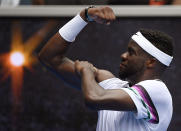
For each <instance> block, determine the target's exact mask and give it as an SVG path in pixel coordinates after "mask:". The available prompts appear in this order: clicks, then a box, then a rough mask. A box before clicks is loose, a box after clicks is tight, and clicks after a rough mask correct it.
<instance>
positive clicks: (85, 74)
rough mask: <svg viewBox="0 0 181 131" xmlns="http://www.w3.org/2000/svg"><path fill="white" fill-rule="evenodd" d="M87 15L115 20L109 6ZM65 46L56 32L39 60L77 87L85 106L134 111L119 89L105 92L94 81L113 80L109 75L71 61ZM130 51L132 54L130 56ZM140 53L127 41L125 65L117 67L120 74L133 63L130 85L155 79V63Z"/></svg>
mask: <svg viewBox="0 0 181 131" xmlns="http://www.w3.org/2000/svg"><path fill="white" fill-rule="evenodd" d="M88 14H89V15H90V16H91V17H92V18H93V19H94V21H96V22H97V23H100V24H106V25H108V24H110V22H111V21H113V20H115V15H114V12H113V11H112V9H111V8H109V7H97V8H90V9H89V12H88ZM80 16H81V17H82V18H83V19H84V20H85V16H84V10H82V11H81V12H80ZM69 46H70V43H68V42H66V41H65V40H64V39H63V38H62V37H61V36H60V35H59V33H56V34H55V35H54V36H53V37H52V38H51V39H50V40H49V41H48V42H47V44H46V45H45V46H44V48H43V49H42V50H41V52H40V54H39V58H40V60H41V61H42V62H43V63H45V64H46V65H47V66H49V67H50V68H52V69H53V70H55V71H56V72H57V73H58V74H59V75H60V76H61V77H62V79H63V80H64V81H65V82H66V83H68V84H69V85H71V86H73V87H76V88H80V86H81V88H82V92H83V96H84V99H85V103H86V104H88V105H91V106H94V107H95V109H97V110H102V109H103V110H117V111H136V107H135V104H134V102H133V101H132V99H131V98H130V96H129V95H128V94H127V93H126V92H125V91H123V90H121V89H110V90H105V89H104V88H102V87H101V86H99V84H98V82H101V81H103V80H106V79H109V78H114V77H115V76H114V75H113V74H112V73H111V72H109V71H106V70H102V69H97V68H95V67H94V66H93V65H92V64H91V63H89V62H87V61H78V60H76V61H75V62H74V61H72V60H70V59H69V58H67V57H65V56H64V54H65V53H66V51H67V50H68V48H69ZM130 48H131V49H132V50H133V52H135V53H133V54H132V55H131V52H130ZM140 52H141V48H139V47H138V46H137V45H136V44H134V42H130V43H129V45H128V51H127V52H126V53H124V54H123V55H122V56H121V57H122V59H124V60H123V61H122V64H125V67H123V66H120V72H124V70H126V68H127V67H126V66H128V65H131V64H137V67H136V69H135V70H136V71H135V70H133V71H132V72H133V73H131V74H129V75H128V76H127V78H128V80H129V81H131V82H132V83H133V84H135V83H137V82H139V81H142V80H145V79H153V78H155V77H154V76H152V75H151V74H153V70H152V69H153V67H154V66H155V63H156V60H151V59H148V60H146V57H143V55H141V54H140ZM142 53H144V52H142ZM138 63H140V64H138ZM124 68H125V69H124ZM138 68H139V69H141V71H140V70H139V69H138ZM125 73H127V71H126V72H125Z"/></svg>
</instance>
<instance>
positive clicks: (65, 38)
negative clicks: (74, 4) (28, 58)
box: [40, 10, 87, 63]
mask: <svg viewBox="0 0 181 131" xmlns="http://www.w3.org/2000/svg"><path fill="white" fill-rule="evenodd" d="M83 12H84V10H83V11H82V12H81V13H80V14H81V16H80V15H77V16H75V17H74V18H73V19H72V20H70V21H69V22H68V23H67V24H65V25H64V26H63V27H62V28H61V29H60V30H59V32H57V33H56V34H55V35H54V36H53V37H52V38H51V39H50V40H49V41H48V42H47V44H46V45H45V47H44V48H43V49H42V50H41V52H40V59H41V60H43V61H48V62H51V61H57V59H58V60H62V58H64V54H65V53H66V51H67V49H68V47H69V45H70V43H71V42H74V40H75V38H76V37H77V35H78V34H79V32H80V31H81V30H82V29H83V28H84V27H85V26H86V25H87V22H85V21H84V19H83V18H84V13H83ZM50 60H51V61H50ZM53 63H54V62H53ZM55 63H57V62H55ZM58 63H60V61H58Z"/></svg>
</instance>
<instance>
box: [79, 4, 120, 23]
mask: <svg viewBox="0 0 181 131" xmlns="http://www.w3.org/2000/svg"><path fill="white" fill-rule="evenodd" d="M88 15H89V16H90V17H91V18H92V19H93V20H94V21H95V22H97V23H101V24H107V25H108V24H110V22H111V21H113V20H115V19H116V17H115V14H114V12H113V10H112V9H111V8H110V7H107V6H106V7H95V8H89V10H88ZM80 16H81V17H82V18H83V19H84V20H86V19H85V10H82V11H81V13H80Z"/></svg>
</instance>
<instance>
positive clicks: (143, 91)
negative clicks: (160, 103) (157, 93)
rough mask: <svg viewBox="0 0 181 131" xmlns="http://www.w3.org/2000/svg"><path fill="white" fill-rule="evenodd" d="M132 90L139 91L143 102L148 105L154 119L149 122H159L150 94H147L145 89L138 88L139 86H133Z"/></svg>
mask: <svg viewBox="0 0 181 131" xmlns="http://www.w3.org/2000/svg"><path fill="white" fill-rule="evenodd" d="M131 88H134V89H135V90H137V91H138V93H139V94H140V96H141V97H142V99H143V101H144V102H145V103H146V104H147V105H148V107H149V110H150V112H151V114H152V117H153V118H152V119H150V120H149V122H151V123H156V122H158V119H157V117H156V116H157V115H156V109H155V107H154V106H153V103H152V101H151V99H150V97H149V96H148V94H147V93H145V90H144V88H142V87H140V86H137V85H134V86H132V87H131Z"/></svg>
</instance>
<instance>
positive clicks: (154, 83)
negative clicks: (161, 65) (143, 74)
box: [136, 79, 167, 89]
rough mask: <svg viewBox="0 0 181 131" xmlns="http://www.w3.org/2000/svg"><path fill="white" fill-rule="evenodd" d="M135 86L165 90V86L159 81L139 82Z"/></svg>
mask: <svg viewBox="0 0 181 131" xmlns="http://www.w3.org/2000/svg"><path fill="white" fill-rule="evenodd" d="M136 85H140V86H142V87H144V88H153V89H156V88H157V89H158V88H159V89H160V88H167V86H166V84H165V83H164V82H163V81H162V80H160V79H153V80H144V81H140V82H139V83H137V84H136Z"/></svg>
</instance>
